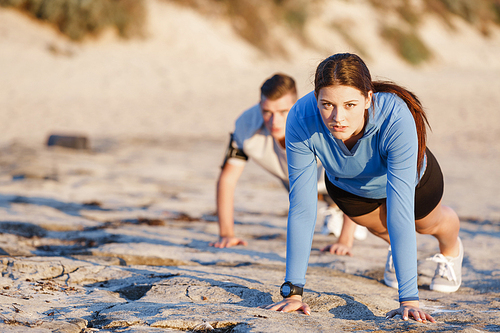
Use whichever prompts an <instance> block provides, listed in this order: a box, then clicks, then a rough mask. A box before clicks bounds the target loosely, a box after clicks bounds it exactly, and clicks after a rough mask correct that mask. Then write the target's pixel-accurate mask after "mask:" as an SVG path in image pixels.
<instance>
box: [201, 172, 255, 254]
mask: <svg viewBox="0 0 500 333" xmlns="http://www.w3.org/2000/svg"><path fill="white" fill-rule="evenodd" d="M244 168H245V165H244V164H242V165H234V164H231V163H225V165H224V167H223V168H222V171H221V173H220V176H219V180H218V181H217V216H218V219H219V241H217V242H215V243H211V244H210V246H214V247H218V248H224V247H231V246H235V245H247V242H245V241H244V240H242V239H239V238H236V237H235V236H234V190H235V188H236V183H237V182H238V179H239V178H240V176H241V174H242V172H243V169H244Z"/></svg>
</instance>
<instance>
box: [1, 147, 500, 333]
mask: <svg viewBox="0 0 500 333" xmlns="http://www.w3.org/2000/svg"><path fill="white" fill-rule="evenodd" d="M224 145H225V142H219V141H205V142H199V141H191V142H190V141H189V140H185V141H183V142H179V141H175V140H164V141H155V142H151V141H150V142H145V141H129V142H112V141H107V142H97V143H94V145H93V148H92V149H91V150H90V151H86V152H83V151H73V150H70V149H62V148H56V149H52V148H50V149H49V148H46V147H42V146H40V147H27V146H23V145H22V144H12V145H8V146H5V147H3V149H2V154H1V157H0V163H1V164H2V166H3V168H2V173H1V178H0V185H1V186H0V193H1V194H0V220H1V221H2V222H0V269H1V272H2V277H1V278H0V316H1V319H3V323H0V331H2V332H179V331H193V332H196V331H207V330H212V331H213V332H304V331H309V332H322V331H328V332H332V331H335V332H342V331H345V332H350V331H359V332H385V331H411V332H426V331H432V332H450V331H458V332H498V331H500V313H499V305H500V268H499V267H500V259H499V257H498V256H497V253H498V251H500V243H499V242H498V238H499V237H500V223H499V222H498V221H490V220H465V219H464V220H462V229H461V237H462V240H463V243H464V246H465V251H466V253H465V258H464V270H463V285H462V287H461V288H460V290H459V291H458V292H456V293H454V294H442V293H437V292H432V291H430V290H429V288H428V285H429V283H430V279H431V277H432V275H433V272H434V267H433V266H432V264H431V263H430V262H428V261H426V260H425V259H426V258H427V257H430V256H432V255H433V254H434V253H435V252H436V251H437V244H436V242H435V241H434V239H433V238H432V237H429V236H421V235H419V236H418V250H419V256H418V258H419V287H420V297H421V299H422V304H423V307H424V309H426V310H427V311H428V312H430V313H431V314H432V315H433V316H434V317H435V319H436V320H437V321H438V323H437V324H419V323H416V322H412V321H409V322H404V321H402V320H401V319H400V318H394V319H385V314H386V312H388V311H389V310H391V309H393V308H396V307H397V306H398V302H397V291H396V290H394V289H391V288H389V287H386V286H385V285H384V284H383V282H382V280H383V267H384V264H385V259H386V254H387V246H386V245H385V244H384V243H383V242H382V241H381V240H379V239H377V238H375V237H374V236H371V235H370V236H369V237H368V238H367V239H366V240H364V241H356V243H355V246H354V249H353V256H352V257H339V256H333V255H329V254H324V253H321V252H320V251H319V249H320V248H322V247H323V246H325V245H327V244H329V243H330V242H333V241H334V240H335V238H334V237H333V236H325V235H321V234H320V233H319V229H320V225H319V224H318V226H317V228H316V229H317V233H316V235H315V238H314V243H313V251H312V254H311V259H310V264H309V270H308V275H307V285H306V296H305V301H306V302H308V303H309V305H310V306H311V310H312V314H311V316H305V315H303V314H300V313H279V312H271V311H268V310H264V309H261V308H259V306H262V305H266V304H269V303H271V302H273V301H277V300H279V299H281V297H280V295H279V286H280V285H281V283H282V281H283V278H284V270H285V264H284V262H285V243H286V227H285V225H286V210H287V197H286V193H284V190H283V189H282V188H281V185H280V184H279V183H278V182H277V181H275V180H274V179H273V178H271V177H270V176H269V175H267V174H265V173H264V172H263V171H261V170H260V169H259V168H258V167H257V166H256V165H253V164H250V165H249V166H248V167H247V170H246V172H245V173H244V175H243V177H242V179H241V180H240V183H239V184H240V185H241V186H239V189H238V193H237V198H238V199H237V203H236V210H237V213H236V218H237V226H236V228H237V229H236V230H237V233H238V234H239V235H240V236H242V237H243V238H245V239H246V240H248V242H249V245H248V246H247V247H236V248H230V249H223V250H220V249H215V248H212V247H209V245H208V244H209V242H211V241H214V240H215V239H216V238H217V231H218V229H217V222H216V221H215V218H214V215H213V213H214V212H213V210H214V201H213V200H214V184H215V179H216V177H217V173H218V167H219V163H220V159H219V157H220V156H221V150H223V147H224ZM201 167H203V168H202V169H201Z"/></svg>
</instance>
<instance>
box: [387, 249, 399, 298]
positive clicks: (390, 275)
mask: <svg viewBox="0 0 500 333" xmlns="http://www.w3.org/2000/svg"><path fill="white" fill-rule="evenodd" d="M384 283H385V284H386V285H387V286H389V287H391V288H394V289H398V279H397V278H396V270H395V269H394V262H393V261H392V249H391V246H390V245H389V252H387V261H386V262H385V270H384Z"/></svg>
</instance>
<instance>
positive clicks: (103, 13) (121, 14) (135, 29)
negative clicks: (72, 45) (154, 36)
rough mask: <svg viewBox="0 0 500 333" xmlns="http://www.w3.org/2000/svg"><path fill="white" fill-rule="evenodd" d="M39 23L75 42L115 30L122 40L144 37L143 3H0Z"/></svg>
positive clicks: (99, 0)
mask: <svg viewBox="0 0 500 333" xmlns="http://www.w3.org/2000/svg"><path fill="white" fill-rule="evenodd" d="M0 6H4V7H14V8H17V9H19V10H22V11H25V12H28V13H29V14H31V15H32V16H34V17H36V18H37V19H40V20H43V21H46V22H49V23H51V24H54V25H55V26H56V27H57V28H58V29H59V30H60V31H61V32H62V33H64V34H66V35H67V36H69V37H70V38H71V39H73V40H80V39H82V38H83V37H84V36H86V35H87V34H97V33H99V32H100V31H102V30H103V29H105V28H107V27H114V28H116V29H117V31H118V33H119V34H120V35H121V36H124V37H129V36H133V35H140V34H142V29H143V25H144V21H145V7H144V6H145V5H144V0H0Z"/></svg>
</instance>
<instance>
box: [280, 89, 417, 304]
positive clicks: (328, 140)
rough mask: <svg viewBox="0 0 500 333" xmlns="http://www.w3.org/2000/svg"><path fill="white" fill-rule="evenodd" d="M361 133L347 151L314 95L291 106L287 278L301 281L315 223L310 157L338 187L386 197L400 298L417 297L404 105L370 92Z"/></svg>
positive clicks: (410, 146) (410, 149)
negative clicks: (366, 118)
mask: <svg viewBox="0 0 500 333" xmlns="http://www.w3.org/2000/svg"><path fill="white" fill-rule="evenodd" d="M368 115H369V116H368V122H367V125H366V127H365V131H364V134H363V136H362V137H361V138H360V139H359V140H358V142H357V143H356V144H355V146H354V147H353V148H352V149H351V150H349V149H348V148H347V147H346V146H345V144H344V143H343V142H342V140H338V139H335V138H334V137H333V135H332V134H331V133H330V131H329V130H328V128H327V127H326V126H325V125H324V123H323V120H322V119H321V115H320V112H319V109H318V107H317V103H316V98H315V97H314V93H313V92H311V93H309V94H307V95H306V96H304V97H302V98H301V99H300V100H298V101H297V103H296V104H295V105H294V107H293V108H292V109H291V110H290V113H289V115H288V119H287V125H286V150H287V158H288V174H289V180H290V195H289V199H290V209H289V215H288V230H287V256H286V278H285V280H286V281H290V282H291V283H293V284H295V285H304V284H305V282H306V280H305V275H306V270H307V264H308V260H309V255H310V252H311V245H312V239H313V234H314V227H315V223H316V205H317V200H318V199H317V198H318V197H317V190H316V186H317V185H316V179H317V175H316V172H317V169H316V157H317V158H318V159H319V160H320V161H321V163H322V164H323V167H324V168H325V170H326V173H327V176H328V179H329V180H330V181H331V182H332V183H333V184H334V185H335V186H337V187H339V188H341V189H343V190H345V191H348V192H350V193H352V194H355V195H358V196H361V197H365V198H374V199H379V198H387V201H386V202H387V229H388V231H389V237H390V240H391V247H392V255H393V261H394V266H395V270H396V276H397V279H398V283H399V300H400V301H409V300H418V288H417V244H416V235H415V213H414V200H415V199H414V197H415V186H416V185H417V184H418V180H419V177H417V153H418V139H417V132H416V127H415V121H414V119H413V116H412V114H411V112H410V110H409V109H408V107H407V105H406V103H405V102H404V101H403V100H402V99H401V98H399V97H398V96H396V95H394V94H390V93H375V94H374V96H373V103H372V106H371V107H370V109H369V110H368Z"/></svg>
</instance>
